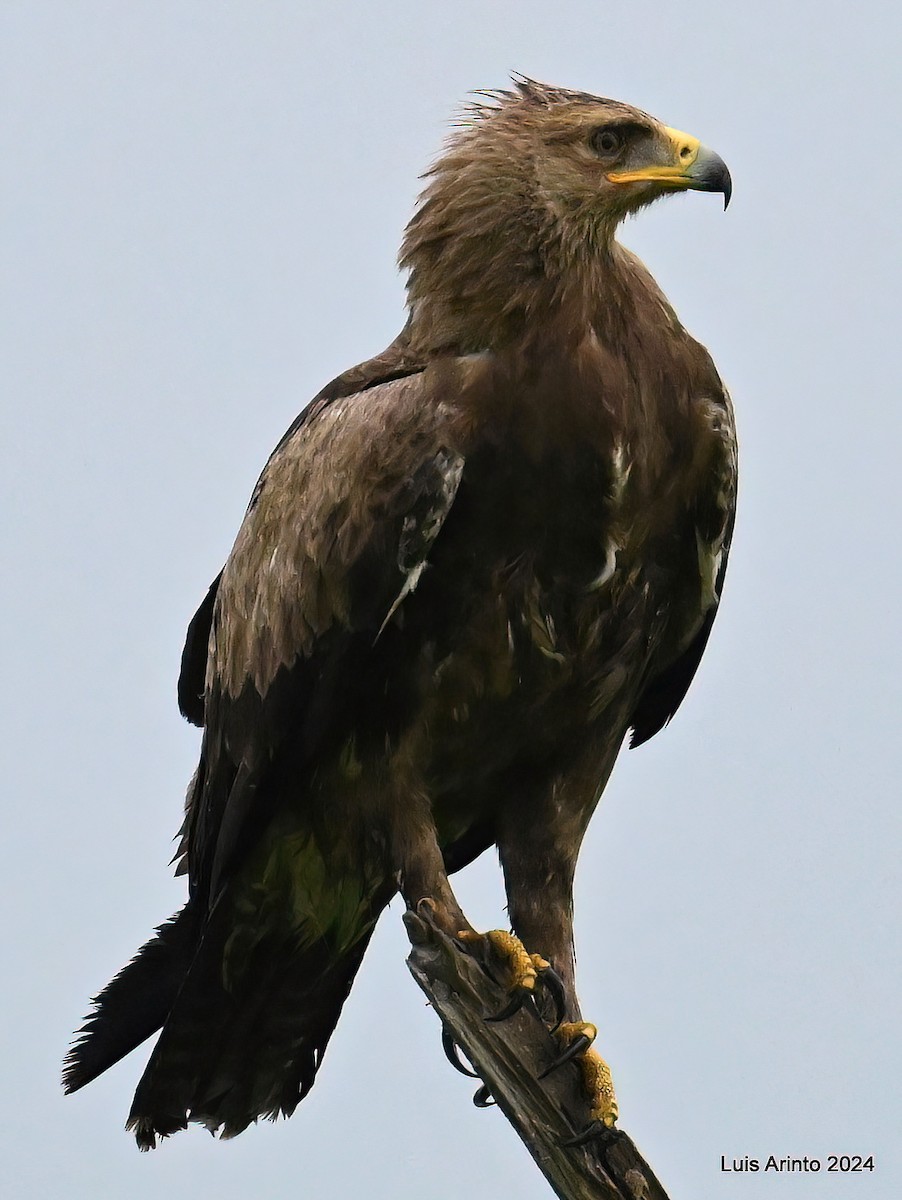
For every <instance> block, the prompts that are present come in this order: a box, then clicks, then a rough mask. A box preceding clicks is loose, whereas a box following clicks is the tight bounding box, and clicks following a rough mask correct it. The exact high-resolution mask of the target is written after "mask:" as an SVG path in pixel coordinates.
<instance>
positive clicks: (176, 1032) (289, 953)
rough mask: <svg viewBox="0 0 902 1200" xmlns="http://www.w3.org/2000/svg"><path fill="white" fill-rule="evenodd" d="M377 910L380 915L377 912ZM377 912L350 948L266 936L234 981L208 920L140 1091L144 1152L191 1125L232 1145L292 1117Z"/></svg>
mask: <svg viewBox="0 0 902 1200" xmlns="http://www.w3.org/2000/svg"><path fill="white" fill-rule="evenodd" d="M380 907H381V906H380ZM378 911H379V909H378V908H377V910H376V912H375V913H374V914H373V915H372V917H371V919H369V920H368V921H366V922H365V923H364V924H363V925H362V927H361V929H360V933H359V937H358V938H357V939H356V940H355V941H354V943H353V945H351V946H346V947H344V948H343V949H342V950H341V951H340V952H337V951H336V949H335V947H334V945H333V944H332V943H330V942H329V941H327V940H326V939H324V938H320V939H318V940H316V941H314V942H308V943H307V944H305V945H302V946H299V945H298V943H297V940H296V939H292V938H289V937H287V936H285V934H284V933H282V932H280V933H279V934H277V933H276V931H275V930H270V931H268V932H264V933H263V934H262V936H261V937H260V940H259V942H258V943H257V944H256V946H255V947H254V949H253V951H252V952H251V954H250V955H249V957H248V958H247V960H246V961H245V963H244V964H243V969H242V970H241V971H240V974H239V976H238V978H228V979H226V978H224V974H223V947H224V938H223V936H222V933H224V932H225V930H223V931H222V932H220V931H219V930H217V925H218V922H217V920H216V916H217V915H218V914H215V913H214V914H212V919H211V924H210V925H209V926H208V927H207V929H206V930H205V933H204V938H203V942H202V945H201V947H200V949H199V951H198V954H197V956H196V958H195V961H194V963H193V965H192V967H191V970H190V972H189V974H188V977H187V979H186V980H185V983H184V986H183V987H182V989H181V991H180V993H179V996H178V1000H177V1002H176V1004H175V1007H174V1008H173V1010H172V1012H171V1013H170V1014H169V1016H168V1018H167V1020H166V1024H165V1026H164V1028H163V1032H162V1034H161V1036H160V1039H159V1041H158V1042H157V1045H156V1046H155V1048H154V1051H153V1054H152V1055H151V1058H150V1061H149V1063H148V1065H147V1069H146V1071H145V1072H144V1075H143V1077H142V1078H141V1081H140V1083H139V1084H138V1088H137V1091H136V1093H135V1099H134V1103H133V1105H132V1109H131V1112H130V1113H129V1117H128V1128H129V1129H132V1130H133V1131H134V1134H135V1138H136V1140H137V1143H138V1146H139V1147H140V1148H141V1149H142V1150H149V1149H152V1148H153V1147H154V1146H155V1145H156V1140H157V1138H158V1137H167V1136H168V1135H169V1134H171V1133H174V1132H176V1131H177V1130H179V1129H184V1128H186V1126H187V1123H188V1121H189V1120H190V1121H192V1122H198V1123H200V1124H203V1125H205V1126H206V1127H207V1128H208V1129H210V1130H211V1131H216V1130H219V1131H220V1133H221V1135H222V1136H223V1137H234V1136H235V1135H236V1134H238V1133H240V1132H241V1131H242V1130H243V1129H246V1128H247V1126H248V1125H250V1124H251V1123H252V1122H253V1121H256V1120H257V1119H258V1118H259V1117H262V1116H265V1117H270V1118H275V1117H277V1116H279V1115H283V1116H290V1115H291V1113H292V1112H293V1111H294V1109H295V1108H296V1107H297V1105H298V1104H299V1103H300V1101H301V1100H302V1099H303V1098H304V1096H305V1095H306V1094H307V1092H308V1091H309V1090H310V1088H311V1087H312V1086H313V1081H314V1078H315V1075H316V1072H317V1070H318V1069H319V1065H320V1063H321V1061H322V1057H323V1053H324V1051H325V1048H326V1044H327V1043H328V1041H329V1038H330V1037H331V1035H332V1032H333V1030H334V1029H335V1026H336V1024H337V1022H338V1018H339V1015H340V1013H341V1009H342V1006H343V1005H344V1002H345V1000H346V999H347V996H348V993H349V992H350V990H351V985H352V983H353V981H354V976H355V975H356V973H357V970H358V968H359V966H360V963H361V961H362V959H363V955H364V952H365V950H366V947H367V944H368V943H369V940H370V936H371V934H372V931H373V927H374V926H375V921H376V916H378Z"/></svg>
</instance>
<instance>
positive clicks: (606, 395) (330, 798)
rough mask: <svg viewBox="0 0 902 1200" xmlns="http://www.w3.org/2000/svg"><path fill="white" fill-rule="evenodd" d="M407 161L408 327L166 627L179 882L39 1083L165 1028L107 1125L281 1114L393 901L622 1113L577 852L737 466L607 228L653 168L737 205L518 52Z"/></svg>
mask: <svg viewBox="0 0 902 1200" xmlns="http://www.w3.org/2000/svg"><path fill="white" fill-rule="evenodd" d="M425 178H426V181H427V182H426V186H425V190H424V191H423V193H422V195H421V196H420V199H419V203H418V206H417V208H416V211H415V214H414V216H413V217H412V219H411V220H410V222H409V224H408V226H407V229H406V232H405V235H404V240H403V244H402V248H401V252H400V259H399V261H400V265H401V267H402V269H403V270H405V271H406V272H407V298H408V317H407V321H406V324H405V325H404V328H403V330H402V332H401V333H400V334H399V336H398V337H397V338H396V339H395V341H393V342H392V343H391V345H390V346H389V347H388V348H387V349H386V350H385V351H384V352H383V353H381V354H378V355H376V356H375V357H374V358H370V359H368V360H367V361H366V362H363V363H361V364H360V365H358V366H355V367H353V368H351V369H350V370H347V371H345V372H344V374H342V375H340V376H338V378H337V379H335V380H333V381H332V382H331V383H330V384H328V386H326V387H325V388H324V389H323V390H322V391H321V392H320V393H319V394H318V395H317V396H316V397H315V398H314V400H313V401H312V402H311V403H310V404H309V405H308V407H307V408H306V409H305V410H304V411H303V412H302V413H301V414H300V416H298V417H297V419H296V420H295V421H294V423H293V424H292V425H291V427H290V428H289V429H288V431H287V432H286V434H285V435H284V437H283V438H282V440H281V441H280V442H279V444H278V445H277V446H276V448H275V450H274V451H273V453H272V455H271V457H270V458H269V461H268V462H267V464H266V466H265V468H264V470H263V473H262V475H261V476H260V479H259V481H258V483H257V485H256V488H255V489H254V492H253V495H252V497H251V500H250V503H249V506H248V509H247V512H246V515H245V518H244V521H243V523H242V525H241V527H240V529H239V532H238V536H237V539H236V541H235V544H234V546H233V548H232V551H231V553H230V555H229V557H228V560H227V562H226V564H225V567H224V568H223V570H222V572H221V573H220V575H219V576H218V577H217V578H216V580H215V581H214V582H213V584H212V586H211V587H210V589H209V592H208V593H207V596H206V598H205V599H204V601H203V603H202V604H201V606H200V608H199V609H198V611H197V613H196V615H195V616H194V618H193V620H192V621H191V623H190V625H189V628H188V633H187V638H186V642H185V648H184V653H183V656H182V662H181V675H180V679H179V685H178V695H179V702H180V707H181V711H182V713H183V714H184V715H185V717H187V719H188V720H189V721H192V722H193V723H194V724H196V725H198V726H200V727H202V729H203V735H202V745H201V751H200V761H199V764H198V767H197V771H196V773H195V775H194V777H193V780H192V781H191V784H190V787H189V791H188V796H187V802H186V809H185V820H184V824H183V826H182V829H181V840H180V845H179V849H178V852H177V855H176V857H177V860H178V868H177V870H178V873H182V874H186V875H187V877H188V899H187V902H186V904H185V905H184V907H183V908H182V909H181V910H180V911H179V912H178V913H177V914H176V915H175V916H173V917H172V918H171V919H170V920H169V921H167V922H166V923H164V924H163V925H162V926H161V927H160V928H159V929H158V930H157V931H156V935H155V936H154V937H153V938H152V939H151V940H150V941H149V942H147V944H146V945H145V946H144V947H143V948H142V949H141V950H140V951H139V952H138V953H137V955H136V957H135V958H134V959H133V960H132V961H131V962H130V963H129V964H128V965H127V966H126V967H124V968H123V970H122V971H121V972H120V973H119V974H118V975H117V976H116V977H115V978H114V979H113V980H112V982H111V983H109V984H108V985H107V987H106V988H105V989H104V990H103V991H102V992H101V993H100V994H99V996H97V997H96V999H95V1001H94V1005H95V1007H94V1008H93V1010H92V1012H91V1015H90V1016H89V1017H88V1018H86V1023H85V1025H84V1027H83V1028H82V1030H81V1031H80V1033H79V1035H78V1037H77V1040H76V1042H75V1043H74V1045H73V1047H72V1049H71V1050H70V1052H69V1055H68V1057H67V1060H66V1064H65V1073H64V1085H65V1087H66V1089H67V1090H68V1091H75V1090H77V1089H78V1088H81V1087H82V1086H83V1085H85V1084H86V1083H88V1082H90V1081H91V1080H92V1079H94V1078H95V1077H96V1076H98V1075H99V1074H100V1073H101V1072H103V1071H105V1070H106V1069H107V1068H108V1067H110V1066H111V1065H112V1064H113V1063H115V1062H117V1061H118V1060H119V1059H121V1058H122V1057H123V1056H124V1055H125V1054H127V1053H128V1052H130V1051H131V1050H132V1049H134V1048H135V1047H136V1046H137V1045H139V1044H140V1043H141V1042H143V1041H144V1040H145V1039H146V1038H148V1037H150V1036H151V1035H152V1034H154V1033H157V1032H158V1031H159V1037H158V1039H157V1041H156V1044H155V1046H154V1048H153V1051H152V1053H151V1055H150V1059H149V1062H148V1064H147V1067H146V1069H145V1071H144V1074H143V1076H142V1078H141V1080H140V1082H139V1084H138V1088H137V1092H136V1094H135V1098H134V1103H133V1105H132V1109H131V1112H130V1115H129V1118H128V1126H129V1128H131V1129H132V1130H133V1132H134V1135H135V1137H136V1139H137V1143H138V1145H139V1146H140V1147H141V1148H142V1149H145V1150H146V1149H150V1148H152V1147H153V1146H155V1145H156V1144H157V1140H158V1139H159V1138H165V1137H167V1136H168V1135H170V1134H172V1133H174V1132H176V1131H177V1130H181V1129H184V1128H186V1127H187V1124H188V1122H189V1121H190V1122H197V1123H200V1124H201V1125H204V1126H206V1127H207V1128H208V1129H210V1130H212V1131H214V1132H217V1131H218V1132H219V1133H220V1134H221V1135H222V1136H224V1137H231V1136H233V1135H235V1134H238V1133H240V1132H241V1131H242V1130H243V1129H245V1128H246V1127H247V1126H248V1125H249V1124H250V1123H252V1122H254V1121H255V1120H257V1119H258V1118H259V1117H261V1116H267V1117H271V1118H275V1117H276V1116H278V1115H280V1114H282V1115H285V1116H289V1115H291V1113H292V1112H293V1111H294V1109H295V1107H296V1106H297V1104H298V1103H299V1101H300V1100H301V1099H303V1097H304V1096H305V1095H306V1094H307V1092H308V1091H309V1090H310V1088H311V1086H312V1085H313V1082H314V1078H315V1076H316V1073H317V1071H318V1069H319V1067H320V1065H321V1063H322V1059H323V1054H324V1052H325V1049H326V1046H327V1043H328V1042H329V1039H330V1037H331V1035H332V1032H333V1030H334V1028H335V1026H336V1023H337V1021H338V1018H339V1014H340V1012H341V1009H342V1006H343V1004H344V1002H345V1000H346V998H347V996H348V994H349V991H350V989H351V985H352V983H353V980H354V976H355V974H356V972H357V970H358V968H359V966H360V964H361V960H362V958H363V956H364V953H365V951H366V947H367V944H368V942H369V940H370V937H371V935H372V933H373V930H374V928H375V925H376V922H377V921H378V919H379V916H380V914H381V913H382V912H383V910H384V909H385V908H386V906H387V905H388V903H389V902H390V901H391V900H392V898H393V897H394V896H395V895H396V894H398V893H399V892H400V894H401V896H402V897H403V900H404V902H405V903H406V905H407V906H408V907H410V908H419V909H420V911H423V908H424V906H425V907H426V909H427V910H428V912H429V914H430V915H431V919H432V920H434V922H435V924H436V925H437V927H438V928H439V929H441V930H443V931H444V932H446V933H447V934H448V935H450V936H452V937H455V938H458V939H459V940H460V941H461V942H462V943H463V945H464V946H465V947H466V946H469V945H472V944H473V943H475V942H477V941H484V942H486V944H487V945H489V947H490V948H492V952H493V953H496V954H497V955H499V956H500V957H501V959H502V961H503V962H504V964H505V968H506V970H507V971H508V974H509V979H510V994H511V997H512V1000H511V1005H510V1006H509V1007H510V1011H513V1008H515V1007H516V1006H517V1004H518V1003H521V1002H522V1000H523V998H524V997H528V996H529V995H530V994H533V993H534V994H535V995H536V996H539V995H542V996H543V998H544V999H545V1000H546V1001H547V1000H548V997H549V996H550V997H553V998H554V1000H555V1007H556V1008H557V1009H558V1010H559V1011H558V1012H557V1016H558V1021H557V1022H556V1024H558V1025H559V1030H558V1033H559V1036H560V1037H561V1039H562V1041H563V1042H564V1043H566V1045H565V1050H564V1053H565V1054H567V1055H569V1056H571V1057H572V1056H574V1055H575V1054H577V1053H578V1054H579V1055H581V1056H582V1059H583V1064H584V1066H585V1068H586V1071H585V1073H586V1079H587V1081H588V1082H589V1086H590V1089H594V1094H593V1095H591V1096H590V1097H589V1102H590V1112H591V1114H592V1115H593V1118H594V1119H595V1120H596V1121H599V1122H601V1123H602V1124H604V1125H607V1126H610V1125H612V1124H613V1123H614V1121H615V1120H616V1118H617V1105H616V1099H615V1097H614V1092H613V1087H612V1084H611V1081H610V1073H609V1071H608V1070H607V1067H606V1064H605V1063H604V1061H603V1060H602V1059H601V1058H600V1056H598V1055H597V1052H596V1051H595V1049H594V1047H592V1046H591V1045H590V1042H591V1039H592V1036H593V1035H594V1032H595V1031H594V1027H593V1026H591V1025H590V1024H589V1023H588V1022H585V1021H583V1019H582V1014H581V1011H580V1006H579V1000H578V997H577V994H576V988H575V979H574V952H573V904H572V886H573V880H574V872H575V869H576V863H577V856H578V854H579V849H580V844H581V842H582V839H583V835H584V834H585V832H586V828H587V825H588V823H589V820H590V818H591V816H592V813H593V811H594V809H595V807H596V805H597V803H598V801H599V798H600V796H601V793H602V790H603V788H604V786H605V784H606V782H607V779H608V776H609V775H610V772H611V769H612V767H613V765H614V761H615V759H616V757H617V755H618V753H619V751H620V749H621V746H622V745H623V744H624V742H625V740H626V739H627V737H628V736H631V740H630V744H631V745H632V746H638V745H641V744H642V743H643V742H646V741H647V740H648V739H649V738H650V737H652V736H653V735H654V734H655V733H657V732H658V731H659V730H660V729H661V728H662V727H663V726H664V725H665V724H666V723H667V722H668V721H669V720H670V718H671V717H672V716H673V714H674V713H675V712H676V710H677V708H678V707H679V705H680V703H681V701H682V700H683V697H684V696H685V694H686V691H687V689H688V687H689V684H690V682H691V680H692V678H693V675H694V674H695V671H696V668H697V667H698V665H699V661H700V659H701V656H702V653H703V651H704V648H705V645H706V643H707V641H708V636H709V634H710V632H711V627H712V623H713V621H714V618H715V615H716V612H717V609H718V604H719V601H720V597H721V592H722V588H723V583H724V573H725V570H726V565H727V555H728V551H729V547H730V540H731V536H732V530H733V520H734V508H735V496H736V478H737V466H736V440H735V432H734V420H733V413H732V407H731V402H730V399H729V396H728V394H727V392H726V390H725V388H724V385H723V383H722V382H721V380H720V378H719V376H718V373H717V370H716V369H715V367H714V364H713V362H712V360H711V357H710V355H709V354H708V352H707V350H706V349H705V348H704V347H703V346H701V345H700V344H699V343H698V342H697V341H695V340H694V339H693V338H692V337H691V336H690V334H689V333H687V331H686V330H685V329H684V328H683V326H682V325H681V323H680V321H679V319H678V318H677V316H676V314H675V312H674V310H673V308H672V307H671V306H670V304H669V303H668V302H667V300H666V299H665V297H664V295H663V294H662V293H661V291H660V289H659V288H658V287H657V285H656V283H655V281H654V280H653V278H652V277H651V275H650V274H649V272H648V270H647V269H646V268H645V267H644V266H643V264H642V263H641V262H640V261H639V259H638V258H637V257H636V256H635V255H634V254H632V253H631V252H630V251H629V250H627V249H626V248H624V247H623V246H622V245H621V244H620V243H619V242H618V241H617V240H616V238H615V233H616V230H617V228H618V226H619V225H620V223H621V221H623V219H624V218H625V217H627V216H629V215H630V214H632V213H635V212H636V211H637V210H638V209H640V208H642V207H643V206H644V205H647V204H650V203H651V202H653V201H654V200H656V199H658V198H660V197H664V196H671V195H673V194H675V193H677V192H683V191H687V190H691V191H700V192H714V193H719V194H721V195H722V196H723V198H724V205H725V206H726V204H727V203H728V201H729V198H730V192H731V181H730V175H729V172H728V170H727V168H726V166H725V164H724V162H723V160H722V159H721V158H720V157H719V156H718V155H717V154H715V153H714V152H713V151H711V150H709V149H707V148H706V147H704V146H703V145H701V144H700V142H699V141H698V139H696V138H694V137H692V136H690V135H688V134H685V133H682V132H680V131H678V130H676V129H673V128H670V127H668V126H665V125H663V124H662V123H661V122H660V121H658V120H656V119H655V118H654V117H651V116H649V115H648V114H647V113H645V112H642V111H640V110H639V109H637V108H633V107H631V106H629V105H626V104H623V103H619V102H617V101H614V100H609V99H603V98H600V97H598V96H593V95H589V94H586V93H584V92H579V91H572V90H568V89H565V88H560V87H552V86H548V85H544V84H541V83H538V82H536V81H534V80H531V79H528V78H525V77H523V76H515V77H514V79H513V81H512V83H511V85H510V86H509V88H507V89H502V90H498V91H492V92H483V93H477V95H476V99H475V101H474V102H473V103H472V104H471V105H470V106H469V107H468V108H467V109H465V110H464V112H463V115H462V117H461V119H460V120H459V122H458V123H457V124H456V126H455V128H454V130H453V132H452V135H451V137H450V140H449V142H448V144H447V146H446V148H445V150H444V152H443V153H442V154H441V156H440V157H439V158H438V159H437V161H436V162H435V164H434V165H433V166H432V167H431V169H430V170H429V171H428V173H427V175H426V177H425ZM491 846H496V847H497V850H498V855H499V858H500V863H501V868H502V870H503V875H504V883H505V888H506V894H507V901H508V914H509V920H510V930H499V931H493V932H490V933H488V934H484V935H480V934H478V933H476V932H475V931H474V930H473V929H472V928H471V926H470V925H469V923H468V922H467V919H466V917H465V915H464V913H463V912H462V910H461V908H460V906H459V904H458V903H457V900H456V899H455V896H454V893H453V891H452V889H451V886H450V884H449V876H450V875H452V874H453V873H454V872H455V871H458V870H460V869H461V868H462V867H464V866H466V865H467V864H468V863H470V862H472V861H473V860H474V859H475V858H476V857H477V856H479V855H480V854H482V853H483V852H484V851H485V850H487V849H488V848H489V847H491ZM476 950H477V948H476V947H475V946H474V947H473V951H474V952H476ZM537 985H538V987H537ZM542 985H545V986H544V987H543V986H542ZM546 1008H547V1004H546ZM499 1015H500V1016H503V1015H504V1014H503V1013H502V1014H499ZM549 1023H550V1022H549ZM593 1081H594V1082H593Z"/></svg>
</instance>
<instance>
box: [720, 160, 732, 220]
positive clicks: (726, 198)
mask: <svg viewBox="0 0 902 1200" xmlns="http://www.w3.org/2000/svg"><path fill="white" fill-rule="evenodd" d="M721 190H722V192H723V210H724V212H726V211H727V209H728V208H729V207H730V197H731V196H732V195H733V180H732V179H731V178H730V172H729V171H728V170H727V168H726V167H724V169H723V183H722V185H721Z"/></svg>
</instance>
